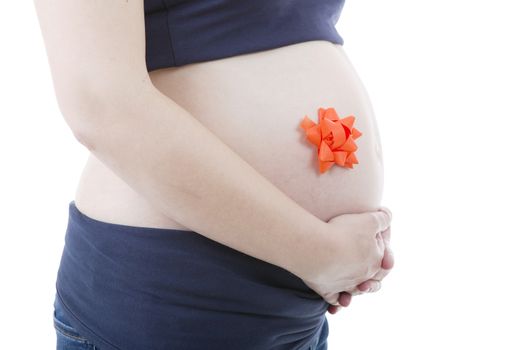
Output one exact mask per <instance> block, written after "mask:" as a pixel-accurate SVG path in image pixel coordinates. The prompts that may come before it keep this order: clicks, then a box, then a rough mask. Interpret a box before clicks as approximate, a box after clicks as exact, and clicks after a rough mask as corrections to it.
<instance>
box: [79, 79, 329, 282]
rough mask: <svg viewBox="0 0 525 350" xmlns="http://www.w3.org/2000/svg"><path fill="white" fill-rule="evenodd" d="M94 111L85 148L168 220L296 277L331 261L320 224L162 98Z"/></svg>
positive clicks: (150, 92)
mask: <svg viewBox="0 0 525 350" xmlns="http://www.w3.org/2000/svg"><path fill="white" fill-rule="evenodd" d="M119 99H120V100H119ZM94 110H97V115H92V116H89V118H88V119H90V120H92V123H91V127H90V131H88V132H86V133H85V137H86V142H85V143H84V144H85V145H86V147H88V148H89V149H90V151H91V152H92V153H93V154H94V155H95V156H96V157H97V158H98V159H99V160H101V161H102V162H103V163H104V164H105V165H106V166H107V167H108V168H110V169H111V170H112V171H113V172H114V173H115V174H117V175H118V176H119V177H121V178H122V179H123V180H124V181H125V182H126V183H128V184H129V185H130V186H131V187H132V188H133V189H134V190H136V191H137V192H138V193H139V194H141V195H142V196H143V197H144V198H146V199H147V200H148V201H149V202H150V203H151V205H153V206H154V207H156V208H157V209H158V210H159V211H161V212H162V213H164V214H165V215H167V216H168V217H170V218H173V219H174V220H175V221H177V222H180V223H182V224H183V225H185V226H186V227H188V228H190V229H192V230H194V231H196V232H198V233H199V234H202V235H204V236H206V237H208V238H210V239H212V240H215V241H217V242H220V243H222V244H225V245H227V246H229V247H232V248H234V249H236V250H239V251H241V252H244V253H246V254H248V255H251V256H254V257H256V258H259V259H261V260H264V261H267V262H269V263H272V264H275V265H277V266H280V267H283V268H285V269H287V270H289V271H291V272H292V273H294V274H296V275H297V276H299V277H303V276H305V275H309V276H311V275H312V274H316V273H317V272H318V271H321V268H322V266H324V265H325V264H327V263H328V261H329V260H330V259H332V257H333V254H332V253H333V252H332V249H335V248H334V244H333V242H332V240H331V239H328V238H331V237H326V236H323V233H324V232H325V230H324V228H325V226H326V223H325V222H323V221H321V220H320V219H318V218H317V217H316V216H314V215H312V214H311V213H309V212H308V211H306V210H305V209H304V208H302V207H301V206H300V205H298V204H297V203H296V202H295V201H293V200H292V199H291V198H289V197H288V196H286V195H285V194H284V193H283V192H282V191H280V190H279V189H278V188H277V187H275V186H274V185H273V184H272V183H271V182H269V181H268V180H267V179H266V178H265V177H263V176H262V175H261V174H260V173H258V172H257V171H256V170H255V169H254V168H253V167H252V166H250V165H249V163H247V162H246V161H244V160H243V159H242V158H241V157H240V156H238V155H237V154H236V153H235V152H234V151H233V150H232V149H230V148H229V147H228V146H227V145H226V144H224V143H223V142H222V141H221V140H220V139H219V138H218V137H217V136H216V135H215V134H213V133H212V132H211V131H209V130H208V129H207V128H205V127H204V126H203V125H202V124H201V123H200V122H199V121H198V120H196V119H195V118H194V117H193V116H191V115H190V114H189V112H187V111H186V110H185V109H183V108H182V107H181V106H179V105H178V104H176V103H175V102H174V101H173V100H171V99H170V98H168V97H167V96H165V95H163V94H162V93H161V92H160V91H158V90H156V89H154V88H151V89H150V88H147V89H144V90H143V92H142V93H140V94H138V95H137V96H134V97H133V101H132V102H131V101H128V100H127V98H126V96H121V97H116V99H114V100H113V101H111V103H107V104H104V105H103V106H99V107H98V108H95V109H94Z"/></svg>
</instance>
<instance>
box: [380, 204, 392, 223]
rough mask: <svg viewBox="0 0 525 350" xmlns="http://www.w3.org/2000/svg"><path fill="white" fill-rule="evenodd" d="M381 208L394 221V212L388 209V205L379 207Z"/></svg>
mask: <svg viewBox="0 0 525 350" xmlns="http://www.w3.org/2000/svg"><path fill="white" fill-rule="evenodd" d="M379 210H381V211H383V212H385V213H386V214H387V215H388V217H389V221H392V212H391V211H390V209H388V208H387V207H384V206H381V207H379Z"/></svg>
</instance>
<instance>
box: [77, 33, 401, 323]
mask: <svg viewBox="0 0 525 350" xmlns="http://www.w3.org/2000/svg"><path fill="white" fill-rule="evenodd" d="M150 77H151V80H152V82H153V83H154V84H155V86H156V88H157V89H159V90H160V91H161V92H162V93H164V94H165V95H167V96H169V97H170V98H172V99H173V100H174V101H176V102H177V103H178V104H180V105H182V106H183V107H184V108H186V109H187V110H189V111H190V112H191V113H192V115H194V116H195V117H196V118H198V119H199V120H200V121H201V122H202V123H203V124H204V125H206V126H207V127H208V128H209V129H210V130H212V131H213V132H214V133H215V134H216V135H218V136H220V138H221V139H222V141H223V142H225V143H227V144H228V145H229V146H230V147H231V148H233V149H234V150H235V151H236V152H237V153H239V154H240V155H241V156H242V157H243V158H244V159H245V160H247V161H248V162H249V163H250V164H251V165H252V166H254V167H255V168H256V169H257V170H258V171H259V172H260V173H262V174H263V175H264V176H265V177H267V178H268V179H270V180H271V182H272V183H273V184H274V185H276V186H278V187H279V188H280V189H281V190H282V191H283V192H285V193H286V194H287V195H288V196H290V197H291V198H292V199H294V200H295V201H296V202H298V203H299V204H300V205H301V206H303V207H304V208H306V209H308V210H309V211H310V212H311V213H313V214H314V215H316V216H317V217H319V218H320V219H322V220H323V221H328V220H329V219H330V218H332V217H334V216H337V215H340V214H345V213H353V212H363V211H373V210H377V209H378V208H379V207H380V201H381V196H382V189H383V163H382V158H381V155H382V154H381V144H380V139H379V133H378V130H377V126H376V121H375V116H374V114H373V110H372V107H371V104H370V101H369V99H368V96H367V94H366V91H365V88H364V86H363V85H362V83H361V81H360V80H359V78H358V76H357V73H356V72H355V70H354V68H353V66H352V65H351V63H350V61H349V59H348V58H347V56H346V54H345V52H344V51H343V49H342V47H341V46H340V45H334V44H332V43H329V42H325V41H311V42H303V43H299V44H297V45H290V46H286V47H283V48H278V49H274V50H269V51H262V52H256V53H250V54H247V55H240V56H235V57H230V58H225V59H220V60H216V61H209V62H203V63H196V64H190V65H187V66H182V67H170V68H167V69H159V70H156V71H152V72H150ZM321 106H324V107H329V106H331V107H334V108H335V109H336V110H337V111H338V112H339V113H340V118H343V117H345V116H348V115H354V116H355V117H356V121H355V124H354V125H355V127H356V128H358V129H359V130H360V131H361V132H362V133H363V135H362V136H361V137H360V138H359V139H358V142H357V144H358V147H359V149H358V151H357V152H356V155H357V158H358V160H359V164H357V165H355V166H354V169H347V168H342V167H338V166H334V167H333V168H332V169H330V170H329V171H328V172H326V173H324V174H319V172H318V170H317V167H316V162H315V157H314V153H315V152H314V148H313V147H312V146H311V145H309V144H308V143H307V142H306V141H305V139H304V136H303V134H302V130H300V129H299V128H298V124H299V122H300V120H301V118H302V116H303V115H308V116H309V117H310V118H311V119H313V120H314V121H316V122H317V115H316V112H317V108H318V107H321ZM268 140H271V142H268ZM281 150H286V152H284V154H281V155H280V156H279V157H276V156H275V155H276V154H280V153H282V152H281ZM75 202H76V204H77V206H78V207H79V209H80V210H81V211H83V212H85V213H86V214H87V215H89V216H91V217H94V218H96V219H98V220H101V221H107V222H115V223H122V224H127V225H135V226H151V227H162V228H174V229H180V230H189V229H188V228H187V227H185V226H184V225H182V224H181V223H178V222H175V221H173V220H172V219H170V218H167V217H165V216H163V215H162V214H161V213H158V212H155V211H154V210H153V208H152V207H151V206H149V205H148V203H147V202H146V201H145V200H144V199H142V198H141V197H140V196H139V195H138V194H137V193H135V191H133V189H131V188H130V187H129V186H127V185H126V184H125V183H123V182H122V181H121V180H120V178H118V177H117V176H115V175H114V174H113V173H112V172H111V171H110V170H109V169H107V168H106V167H105V166H104V165H103V164H102V163H101V162H100V161H98V160H97V159H96V158H95V157H93V156H91V157H89V159H88V161H87V164H86V167H85V169H84V171H83V173H82V176H81V179H80V181H79V184H78V187H77V192H76V196H75ZM385 254H386V256H385V267H384V269H385V270H384V271H383V272H381V273H380V274H378V275H377V276H375V277H374V278H373V279H371V280H369V281H367V282H363V283H362V284H361V285H359V286H358V287H357V288H355V289H354V290H352V291H347V293H341V299H340V302H339V304H340V305H341V306H348V305H349V303H350V300H351V296H352V295H358V294H361V293H363V292H365V291H367V290H368V289H369V288H370V292H373V291H377V290H378V289H379V288H380V281H381V279H382V278H384V276H386V274H387V273H388V270H389V269H390V268H389V266H391V265H392V263H389V261H391V260H392V258H390V257H389V256H390V253H389V252H388V250H386V251H385ZM338 309H340V306H335V305H331V306H330V308H329V310H328V311H329V312H330V313H335V312H337V310H338Z"/></svg>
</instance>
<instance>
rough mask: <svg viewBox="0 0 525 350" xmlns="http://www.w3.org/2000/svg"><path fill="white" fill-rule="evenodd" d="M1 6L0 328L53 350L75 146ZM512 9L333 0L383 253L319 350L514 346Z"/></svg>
mask: <svg viewBox="0 0 525 350" xmlns="http://www.w3.org/2000/svg"><path fill="white" fill-rule="evenodd" d="M108 1H110V0H108ZM111 1H113V0H111ZM3 5H4V6H3V8H2V11H0V43H1V47H0V53H1V55H0V63H1V64H0V72H1V75H0V77H1V81H0V101H1V103H0V116H1V119H0V161H1V163H2V167H1V169H2V170H1V172H0V178H1V181H0V191H1V192H0V206H1V208H0V209H1V210H0V215H1V219H2V220H1V222H0V232H1V233H0V250H1V251H0V273H1V274H0V276H1V289H0V293H1V295H0V296H1V297H0V307H1V309H0V310H1V313H0V322H1V324H0V334H1V341H2V347H3V348H6V349H53V348H54V347H55V334H54V329H53V326H52V310H53V309H52V301H53V297H54V288H55V286H54V283H55V277H56V271H57V268H58V263H59V259H60V254H61V252H62V247H63V242H64V241H63V239H64V233H65V229H66V220H67V206H68V203H69V201H70V200H71V199H72V198H73V197H74V190H75V188H76V184H77V181H78V176H79V174H80V172H81V170H82V166H83V164H84V161H85V159H86V157H87V151H86V150H85V149H84V148H83V146H81V145H80V144H78V143H77V141H76V140H75V139H74V137H73V135H72V134H71V132H70V130H69V128H68V127H67V126H66V124H65V122H64V121H63V119H62V116H61V114H60V112H59V110H58V106H57V103H56V100H55V95H54V91H53V87H52V82H51V76H50V72H49V68H48V65H47V64H48V63H47V58H46V54H45V51H44V50H45V49H44V46H43V41H42V38H41V34H40V28H39V26H38V22H37V18H36V13H35V11H34V8H33V3H32V2H31V1H9V2H6V3H5V4H3ZM6 5H7V7H6ZM524 15H525V4H524V3H523V1H520V0H515V1H511V0H499V1H495V0H493V1H483V0H477V1H474V0H469V1H467V0H441V1H422V0H411V1H410V0H400V1H387V0H375V1H369V0H368V1H364V0H362V1H358V0H351V1H350V0H347V1H346V5H345V8H344V10H343V13H342V15H341V18H340V21H339V23H338V27H337V28H338V30H339V32H340V34H341V35H342V36H343V37H344V39H345V44H344V48H345V50H346V52H347V54H348V56H349V58H350V60H351V61H352V63H353V64H354V66H355V68H356V69H357V72H358V73H359V75H360V77H361V79H362V81H363V83H364V84H365V86H366V88H367V91H368V94H369V96H370V98H371V100H372V103H373V106H374V111H375V114H376V118H377V121H378V123H379V128H380V135H381V139H382V146H383V153H384V163H385V188H384V197H383V198H384V201H383V202H384V203H383V204H384V205H385V206H387V207H389V208H390V209H391V210H392V211H393V214H394V215H393V221H392V246H393V249H394V253H395V267H394V269H393V270H392V272H391V273H390V275H389V276H387V278H385V280H383V284H382V289H381V290H379V291H378V292H376V293H372V294H364V295H360V296H356V297H354V299H353V300H352V302H351V304H350V306H349V307H348V308H345V309H343V310H342V311H340V312H339V313H337V314H336V315H330V314H327V315H328V317H329V321H330V336H329V339H328V342H329V343H328V344H329V350H346V349H371V350H379V349H418V350H419V349H425V350H433V349H436V350H437V349H439V350H441V349H476V348H486V349H500V348H505V349H524V348H525V340H524V339H523V337H522V334H521V333H522V332H523V315H524V314H525V306H524V302H523V296H524V295H525V288H524V287H523V286H524V285H525V284H523V283H522V281H521V279H522V277H523V276H524V273H523V268H524V267H525V264H524V263H523V258H522V254H523V250H524V248H523V244H524V243H525V240H524V238H523V237H524V234H525V219H524V216H525V215H524V214H525V213H524V212H525V205H524V202H523V197H524V195H525V189H524V187H525V186H524V184H523V181H524V179H525V172H524V170H523V169H524V167H523V165H522V163H523V162H524V161H525V157H524V156H523V152H524V151H525V138H524V137H523V133H524V132H525V130H524V127H525V122H524V120H525V104H524V100H525V68H524V66H525V45H524V44H523V42H524V34H523V33H525V21H524V20H523V18H524ZM520 322H521V324H520Z"/></svg>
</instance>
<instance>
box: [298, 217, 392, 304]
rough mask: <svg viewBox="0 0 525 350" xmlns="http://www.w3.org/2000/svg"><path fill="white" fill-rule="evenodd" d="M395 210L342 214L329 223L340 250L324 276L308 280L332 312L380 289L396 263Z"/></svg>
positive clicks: (329, 232)
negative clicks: (392, 236) (392, 240)
mask: <svg viewBox="0 0 525 350" xmlns="http://www.w3.org/2000/svg"><path fill="white" fill-rule="evenodd" d="M391 220H392V213H391V211H390V210H389V209H388V208H386V207H381V208H380V209H379V210H378V211H372V212H365V213H358V214H342V215H339V216H336V217H333V218H332V219H330V220H329V221H328V222H327V224H328V225H327V228H328V232H327V233H326V234H333V235H337V236H336V242H337V243H338V248H340V249H338V250H337V251H338V252H339V253H338V254H336V255H337V256H336V261H334V264H332V266H330V267H328V268H327V270H326V273H324V274H323V277H322V278H321V277H318V278H317V279H311V280H305V279H303V281H304V282H305V284H306V285H308V286H309V287H310V288H311V289H312V290H314V291H315V292H317V293H318V294H319V295H321V296H322V297H323V298H324V299H325V300H326V301H327V302H328V303H329V304H330V306H329V307H328V310H327V311H328V312H329V313H331V314H335V313H337V312H338V311H339V310H340V309H341V307H343V306H345V307H346V306H348V305H349V304H350V302H351V300H352V296H354V295H359V294H363V293H367V292H376V291H378V290H379V289H380V288H381V281H382V280H383V278H385V277H386V276H387V275H388V273H389V272H390V271H391V269H392V267H393V266H394V255H393V252H392V249H391V247H390V222H391Z"/></svg>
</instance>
